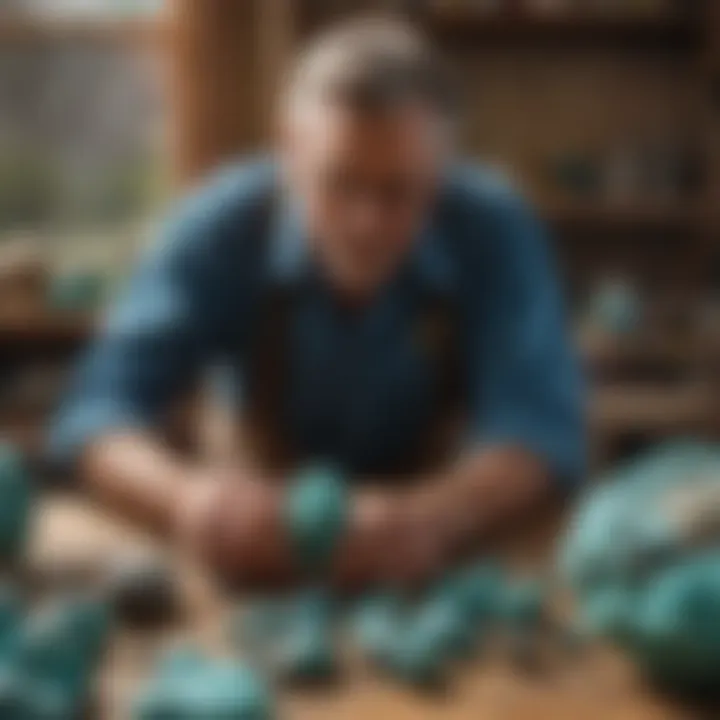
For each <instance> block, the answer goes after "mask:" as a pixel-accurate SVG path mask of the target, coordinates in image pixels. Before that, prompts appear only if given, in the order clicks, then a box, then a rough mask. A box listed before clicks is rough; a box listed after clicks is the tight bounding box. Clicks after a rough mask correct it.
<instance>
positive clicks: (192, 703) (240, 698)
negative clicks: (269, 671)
mask: <svg viewBox="0 0 720 720" xmlns="http://www.w3.org/2000/svg"><path fill="white" fill-rule="evenodd" d="M274 716H275V712H274V707H273V699H272V696H271V693H270V690H269V688H268V686H267V685H266V683H265V682H264V681H263V680H262V679H261V678H260V677H259V676H258V675H257V674H256V673H255V672H254V671H252V670H250V669H249V668H247V667H246V666H244V665H241V664H238V663H221V662H210V661H207V662H205V663H204V664H203V665H202V666H201V667H199V668H196V669H195V672H194V673H193V674H192V675H189V676H187V677H186V676H182V677H180V676H175V675H168V674H167V673H161V674H160V675H159V676H158V677H157V678H156V679H155V680H154V681H153V682H152V683H151V685H150V687H149V688H147V689H146V691H145V692H144V693H143V695H142V696H141V698H140V699H139V700H138V701H137V703H136V706H135V709H134V711H133V714H132V718H133V720H272V718H273V717H274Z"/></svg>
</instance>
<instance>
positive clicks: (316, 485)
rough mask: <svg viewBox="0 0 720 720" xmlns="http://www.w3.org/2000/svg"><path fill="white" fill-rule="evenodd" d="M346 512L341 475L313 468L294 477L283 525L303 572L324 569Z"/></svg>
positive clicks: (345, 499)
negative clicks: (285, 524)
mask: <svg viewBox="0 0 720 720" xmlns="http://www.w3.org/2000/svg"><path fill="white" fill-rule="evenodd" d="M347 513H348V497H347V486H346V483H345V480H344V478H343V476H342V475H341V474H339V473H337V472H334V471H332V470H331V469H329V468H325V467H314V468H308V469H306V470H304V471H302V472H301V473H299V474H298V475H297V476H296V477H295V479H294V482H293V484H292V486H291V489H290V492H289V493H288V499H287V507H286V523H287V528H288V532H289V535H290V540H291V543H292V546H293V548H294V550H295V553H296V556H297V558H298V561H299V562H300V564H301V566H302V567H303V568H304V569H306V570H310V571H313V570H323V569H325V568H326V567H327V565H328V564H329V563H330V561H331V559H332V556H333V554H334V552H335V549H336V547H337V544H338V542H339V541H340V538H341V537H342V534H343V532H344V530H345V524H346V520H347Z"/></svg>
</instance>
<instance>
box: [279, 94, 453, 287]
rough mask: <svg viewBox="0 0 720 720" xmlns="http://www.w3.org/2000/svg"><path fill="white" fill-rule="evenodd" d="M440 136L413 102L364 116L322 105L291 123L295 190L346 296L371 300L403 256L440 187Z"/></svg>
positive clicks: (288, 143) (288, 153)
mask: <svg viewBox="0 0 720 720" xmlns="http://www.w3.org/2000/svg"><path fill="white" fill-rule="evenodd" d="M443 140H444V137H443V133H442V128H441V123H440V121H439V120H438V118H437V117H435V116H434V115H433V114H432V113H431V112H430V111H428V110H427V109H426V108H424V107H420V106H417V105H413V104H408V105H405V106H401V107H398V108H395V109H392V110H390V111H387V112H382V113H361V112H357V111H353V110H351V109H348V108H346V107H343V106H342V105H331V104H325V105H322V104H319V103H318V104H316V105H313V106H310V107H307V108H304V109H303V110H302V111H300V112H297V113H295V114H294V115H293V116H292V117H291V118H290V119H289V120H288V122H287V124H286V128H285V136H284V152H285V160H286V170H287V179H288V181H289V183H290V188H291V192H292V193H293V195H294V197H295V198H296V199H298V200H299V201H300V203H301V206H302V208H303V212H304V213H305V221H306V223H307V226H308V232H309V233H310V238H311V241H312V242H313V243H314V245H313V248H314V251H315V252H316V254H317V256H318V258H319V261H320V263H321V265H322V267H323V270H324V271H325V272H326V273H327V275H328V277H329V278H330V280H331V282H332V283H333V284H334V285H335V286H336V287H337V288H338V289H340V290H341V291H342V292H345V293H347V294H349V295H353V296H358V297H363V296H365V297H367V296H368V295H369V294H370V293H372V292H373V291H374V290H376V289H377V288H378V287H379V286H380V285H381V284H382V283H383V282H384V281H386V280H387V279H388V278H389V277H390V276H391V275H392V273H393V272H394V271H395V270H396V269H397V268H398V267H399V265H400V264H401V263H402V261H403V259H404V258H405V257H406V255H407V253H408V252H409V250H410V248H411V245H412V244H413V243H414V241H415V240H416V237H417V233H418V231H419V230H420V229H421V227H422V225H423V223H424V221H425V220H426V215H427V211H428V209H429V206H430V205H431V203H432V201H433V196H434V194H435V191H436V189H437V184H438V177H439V172H440V167H441V163H442V160H443V151H444V142H443Z"/></svg>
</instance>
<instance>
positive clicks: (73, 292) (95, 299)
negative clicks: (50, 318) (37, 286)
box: [48, 271, 105, 312]
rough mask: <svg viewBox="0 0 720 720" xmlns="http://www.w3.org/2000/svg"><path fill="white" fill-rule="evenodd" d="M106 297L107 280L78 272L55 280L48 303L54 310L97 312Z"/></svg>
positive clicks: (89, 273) (88, 273) (93, 274)
mask: <svg viewBox="0 0 720 720" xmlns="http://www.w3.org/2000/svg"><path fill="white" fill-rule="evenodd" d="M104 295H105V280H104V278H103V277H102V276H101V275H99V274H97V273H92V272H80V271H78V272H72V273H64V274H62V275H58V276H57V277H55V278H53V281H52V283H51V286H50V290H49V297H48V303H49V305H50V307H51V308H52V309H53V310H62V311H70V312H86V311H93V310H97V309H98V307H99V306H100V305H101V304H102V302H103V300H104Z"/></svg>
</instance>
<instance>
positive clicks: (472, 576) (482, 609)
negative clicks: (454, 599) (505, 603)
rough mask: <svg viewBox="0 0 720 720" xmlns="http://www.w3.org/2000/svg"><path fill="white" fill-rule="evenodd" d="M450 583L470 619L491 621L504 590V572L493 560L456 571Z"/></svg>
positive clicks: (495, 614) (496, 611)
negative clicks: (458, 595)
mask: <svg viewBox="0 0 720 720" xmlns="http://www.w3.org/2000/svg"><path fill="white" fill-rule="evenodd" d="M449 582H450V585H451V586H453V588H454V589H451V592H453V591H454V592H458V593H459V594H460V598H461V600H462V602H463V604H464V606H465V608H466V610H467V612H468V613H469V614H470V616H471V617H472V619H473V620H474V621H475V622H477V623H482V622H485V621H491V620H492V619H494V618H495V617H497V615H498V613H499V611H500V605H501V601H502V596H503V591H504V574H503V571H502V568H501V567H500V565H499V564H497V563H494V562H487V561H483V562H478V563H474V564H472V565H470V566H468V567H466V568H463V569H462V570H460V571H458V572H457V573H456V574H455V575H454V576H453V577H452V578H451V579H450V581H449Z"/></svg>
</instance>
